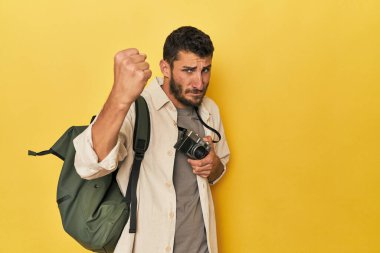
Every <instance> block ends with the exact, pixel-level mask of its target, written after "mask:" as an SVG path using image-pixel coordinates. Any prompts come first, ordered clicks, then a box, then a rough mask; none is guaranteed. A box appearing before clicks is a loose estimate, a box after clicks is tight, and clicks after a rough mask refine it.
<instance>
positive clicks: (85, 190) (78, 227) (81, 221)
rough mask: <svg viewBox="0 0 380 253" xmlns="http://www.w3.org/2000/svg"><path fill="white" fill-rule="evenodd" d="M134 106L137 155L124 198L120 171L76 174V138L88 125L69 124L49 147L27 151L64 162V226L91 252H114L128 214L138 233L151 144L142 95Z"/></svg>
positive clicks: (132, 230) (59, 196) (61, 186)
mask: <svg viewBox="0 0 380 253" xmlns="http://www.w3.org/2000/svg"><path fill="white" fill-rule="evenodd" d="M135 107H136V122H135V127H134V136H133V138H134V139H133V149H134V151H135V157H134V162H133V165H132V172H131V175H130V178H129V183H128V189H127V193H126V196H125V197H124V196H123V194H122V193H121V191H120V188H119V186H118V184H117V182H116V174H117V170H116V171H114V172H113V173H111V174H109V175H106V176H104V177H100V178H97V179H93V180H85V179H82V178H81V177H80V176H79V175H78V174H77V172H76V170H75V167H74V157H75V148H74V145H73V139H74V138H75V137H76V136H78V135H79V134H80V133H82V132H83V131H84V130H85V129H86V128H87V126H72V127H70V128H69V129H68V130H67V131H66V132H65V133H64V134H63V135H62V136H61V138H59V139H58V141H57V142H56V143H55V144H54V145H53V146H52V147H51V148H50V149H49V150H45V151H42V152H38V153H36V152H34V151H30V150H29V151H28V154H29V155H32V156H41V155H46V154H54V155H56V156H57V157H59V158H60V159H62V160H63V161H64V162H63V167H62V170H61V174H60V177H59V181H58V188H57V203H58V208H59V211H60V214H61V219H62V224H63V228H64V230H65V231H66V232H67V233H68V234H70V235H71V236H72V237H73V238H74V239H75V240H77V241H78V242H79V243H80V244H81V245H82V246H83V247H85V248H86V249H88V250H91V251H95V252H102V253H109V252H113V251H114V249H115V247H116V244H117V242H118V240H119V238H120V235H121V233H122V231H123V229H124V227H125V225H126V223H127V221H128V218H129V217H130V218H131V222H130V230H129V232H130V233H135V232H136V204H137V198H136V187H137V181H138V177H139V171H140V165H141V161H142V159H143V157H144V153H145V151H146V150H147V148H148V145H149V138H150V118H149V110H148V106H147V104H146V101H145V100H144V98H143V97H141V96H140V97H139V98H138V99H137V100H136V101H135ZM93 119H94V117H93ZM93 119H92V120H93ZM92 120H91V121H92Z"/></svg>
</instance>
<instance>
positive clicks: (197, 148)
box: [174, 127, 211, 160]
mask: <svg viewBox="0 0 380 253" xmlns="http://www.w3.org/2000/svg"><path fill="white" fill-rule="evenodd" d="M178 129H179V132H178V141H177V143H176V144H175V145H174V148H175V149H177V150H179V151H181V152H183V153H185V154H186V155H187V156H189V157H190V158H192V159H195V160H200V159H202V158H204V157H205V156H207V155H208V153H209V152H210V149H211V147H210V145H209V144H208V143H207V142H205V141H203V140H202V138H201V137H199V135H198V134H196V133H195V132H193V131H191V130H188V129H186V128H182V127H178Z"/></svg>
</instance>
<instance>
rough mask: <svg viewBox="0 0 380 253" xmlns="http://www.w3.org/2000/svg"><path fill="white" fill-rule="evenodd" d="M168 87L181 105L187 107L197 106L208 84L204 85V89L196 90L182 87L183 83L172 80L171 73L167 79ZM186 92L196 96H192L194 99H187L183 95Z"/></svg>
mask: <svg viewBox="0 0 380 253" xmlns="http://www.w3.org/2000/svg"><path fill="white" fill-rule="evenodd" d="M169 87H170V92H171V93H172V94H173V96H174V97H175V98H176V99H177V100H178V101H179V102H180V103H181V104H183V105H185V106H188V107H198V106H200V105H201V103H202V101H203V98H204V96H205V94H206V91H207V87H208V84H206V85H205V86H204V89H202V90H198V89H195V88H194V89H185V90H184V89H183V85H182V84H180V83H177V82H176V81H175V80H174V77H173V73H172V75H171V78H170V80H169ZM186 94H192V95H196V96H192V97H193V98H194V99H193V100H191V99H187V98H186V97H185V95H186Z"/></svg>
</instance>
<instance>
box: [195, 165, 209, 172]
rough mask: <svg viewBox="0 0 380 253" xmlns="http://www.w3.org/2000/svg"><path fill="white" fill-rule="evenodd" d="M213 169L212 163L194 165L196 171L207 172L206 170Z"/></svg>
mask: <svg viewBox="0 0 380 253" xmlns="http://www.w3.org/2000/svg"><path fill="white" fill-rule="evenodd" d="M211 169H212V166H211V164H206V165H204V166H199V167H198V166H195V167H193V170H194V171H196V172H205V171H211Z"/></svg>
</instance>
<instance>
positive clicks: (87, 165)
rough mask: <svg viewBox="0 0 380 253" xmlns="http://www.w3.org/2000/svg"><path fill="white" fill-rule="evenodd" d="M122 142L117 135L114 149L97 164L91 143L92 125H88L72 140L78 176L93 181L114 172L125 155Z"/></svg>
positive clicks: (125, 150) (97, 160)
mask: <svg viewBox="0 0 380 253" xmlns="http://www.w3.org/2000/svg"><path fill="white" fill-rule="evenodd" d="M123 142H124V140H123V137H122V136H121V135H120V134H119V137H118V140H117V143H116V145H115V147H113V149H112V150H111V151H110V152H109V153H108V155H107V156H106V157H105V158H104V159H103V160H102V161H100V162H99V159H98V156H97V154H96V153H95V150H94V148H93V143H92V124H91V125H89V126H88V127H87V128H86V129H85V130H84V131H83V132H82V133H81V134H80V135H78V136H77V137H76V138H75V139H74V140H73V144H74V147H75V150H76V154H75V160H74V165H75V169H76V171H77V173H78V174H79V176H80V177H82V178H84V179H95V178H98V177H101V176H104V175H107V174H109V173H111V172H112V171H114V170H115V169H116V168H117V166H118V162H119V161H121V160H123V159H124V158H125V157H126V155H127V149H126V148H125V146H124V145H123Z"/></svg>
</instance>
